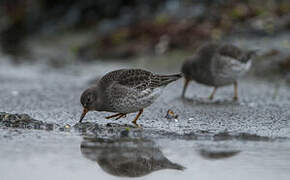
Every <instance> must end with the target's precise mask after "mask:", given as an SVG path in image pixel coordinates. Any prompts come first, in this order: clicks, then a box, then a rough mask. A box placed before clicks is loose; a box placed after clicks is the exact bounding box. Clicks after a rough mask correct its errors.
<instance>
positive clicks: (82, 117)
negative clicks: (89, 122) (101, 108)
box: [80, 108, 89, 123]
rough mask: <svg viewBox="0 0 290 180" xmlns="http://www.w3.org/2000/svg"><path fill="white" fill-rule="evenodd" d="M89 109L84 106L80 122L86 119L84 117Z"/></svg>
mask: <svg viewBox="0 0 290 180" xmlns="http://www.w3.org/2000/svg"><path fill="white" fill-rule="evenodd" d="M88 111H89V110H88V109H87V108H84V110H83V113H82V115H81V118H80V123H81V122H82V120H83V119H84V117H85V116H86V114H87V112H88Z"/></svg>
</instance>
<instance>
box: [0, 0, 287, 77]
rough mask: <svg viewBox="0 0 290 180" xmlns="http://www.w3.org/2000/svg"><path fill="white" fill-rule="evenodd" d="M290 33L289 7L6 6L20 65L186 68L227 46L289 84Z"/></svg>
mask: <svg viewBox="0 0 290 180" xmlns="http://www.w3.org/2000/svg"><path fill="white" fill-rule="evenodd" d="M289 32H290V1H288V0H214V1H213V0H163V1H159V0H82V1H78V0H1V1H0V45H1V56H2V57H5V59H9V61H13V62H15V63H23V62H25V63H27V62H29V63H35V62H37V61H41V62H45V63H47V64H49V65H52V66H54V67H62V66H65V65H67V64H71V63H76V62H77V63H78V62H97V61H100V60H101V61H109V60H110V61H124V60H138V59H139V60H140V58H141V59H142V61H147V59H151V60H152V59H153V61H157V60H158V59H163V60H165V61H168V62H169V61H178V64H180V63H182V61H183V59H184V58H185V57H186V56H189V55H191V54H193V53H194V51H195V49H196V48H197V47H199V46H200V45H201V44H202V43H204V42H207V41H221V42H230V43H234V44H236V45H238V46H240V47H242V48H247V49H257V50H259V52H260V53H259V57H258V59H259V60H261V61H258V60H257V61H256V63H258V64H259V65H258V66H259V68H258V70H256V71H255V70H253V71H255V72H254V73H253V74H254V75H257V76H261V77H264V75H265V72H267V73H266V74H271V75H273V74H274V75H279V76H280V75H283V77H285V75H286V77H287V73H288V71H289V70H290V52H289V49H290V41H289V35H290V34H289ZM262 60H263V61H262ZM137 64H138V63H137ZM149 64H150V62H149ZM166 64H168V63H165V66H166ZM173 64H174V62H173ZM256 67H257V66H256ZM254 69H255V68H254Z"/></svg>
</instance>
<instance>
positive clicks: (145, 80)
mask: <svg viewBox="0 0 290 180" xmlns="http://www.w3.org/2000/svg"><path fill="white" fill-rule="evenodd" d="M153 77H154V75H153V74H152V73H151V72H149V71H146V70H142V69H127V70H123V71H122V73H120V75H119V77H118V80H117V81H118V83H119V84H121V85H123V86H126V87H128V88H131V89H136V90H138V91H143V90H145V89H148V88H153V87H152V86H151V84H152V79H153Z"/></svg>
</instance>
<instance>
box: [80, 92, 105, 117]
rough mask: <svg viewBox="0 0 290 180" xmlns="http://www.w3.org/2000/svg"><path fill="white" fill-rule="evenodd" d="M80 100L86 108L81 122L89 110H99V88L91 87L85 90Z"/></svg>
mask: <svg viewBox="0 0 290 180" xmlns="http://www.w3.org/2000/svg"><path fill="white" fill-rule="evenodd" d="M80 101H81V104H82V106H83V108H84V109H83V113H82V115H81V118H80V122H81V121H82V120H83V118H84V117H85V115H86V114H87V112H88V111H94V110H98V107H99V106H100V98H99V96H98V90H97V89H95V88H89V89H87V90H85V91H84V92H83V93H82V95H81V99H80Z"/></svg>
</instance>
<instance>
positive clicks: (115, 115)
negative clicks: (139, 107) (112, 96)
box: [106, 113, 126, 119]
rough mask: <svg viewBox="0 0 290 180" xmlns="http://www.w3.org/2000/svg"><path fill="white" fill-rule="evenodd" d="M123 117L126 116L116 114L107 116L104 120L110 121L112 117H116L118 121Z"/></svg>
mask: <svg viewBox="0 0 290 180" xmlns="http://www.w3.org/2000/svg"><path fill="white" fill-rule="evenodd" d="M124 116H126V114H123V113H118V114H113V115H112V116H107V117H106V119H111V118H114V117H117V118H116V119H120V118H121V117H124Z"/></svg>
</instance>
